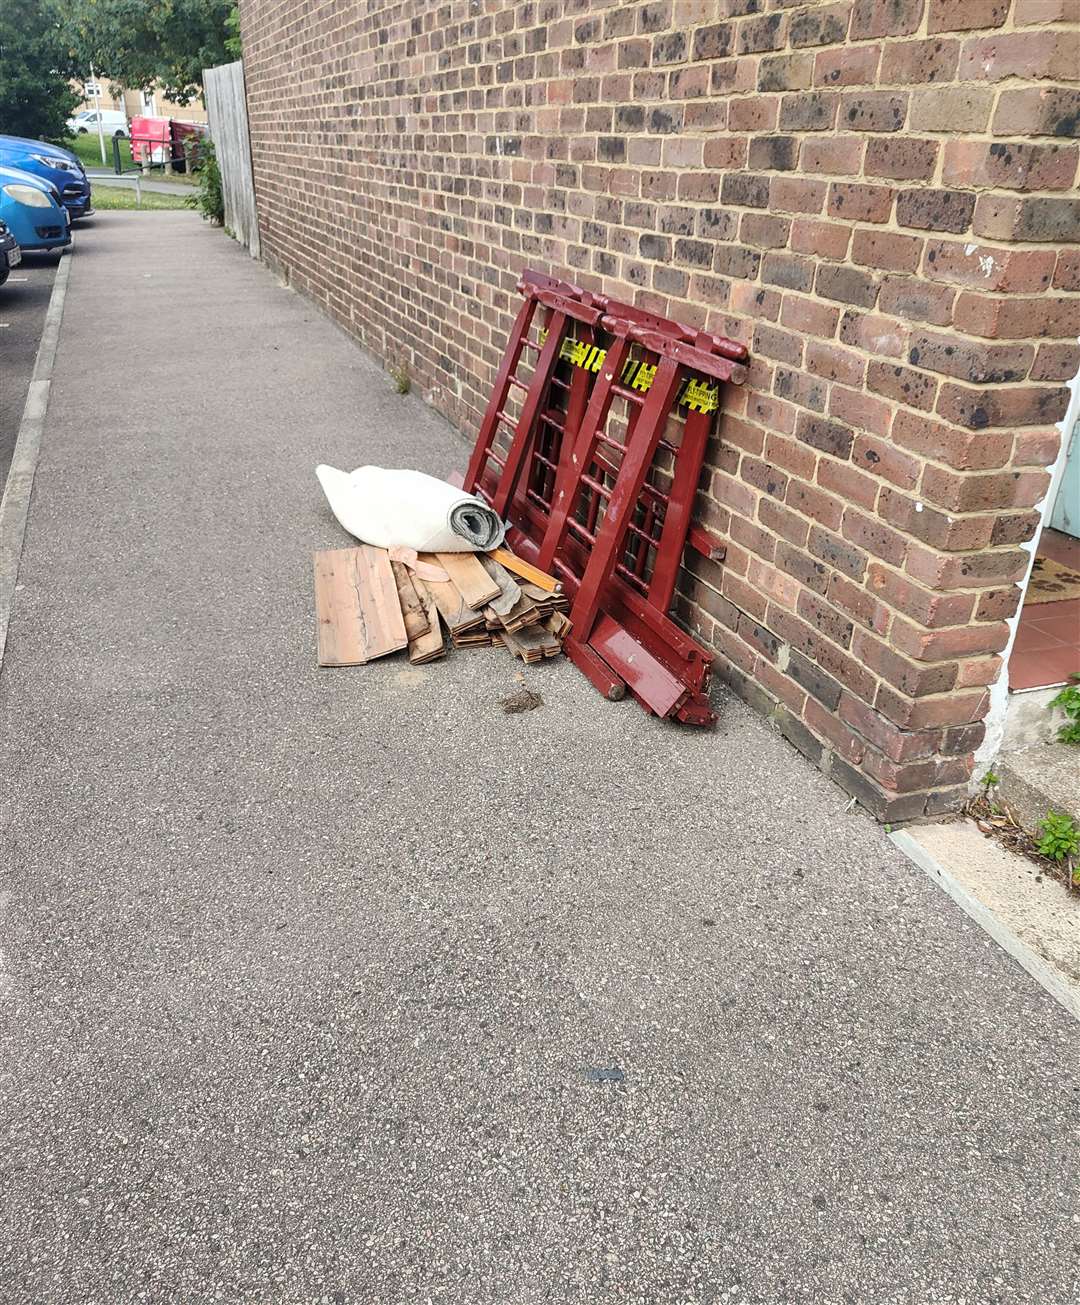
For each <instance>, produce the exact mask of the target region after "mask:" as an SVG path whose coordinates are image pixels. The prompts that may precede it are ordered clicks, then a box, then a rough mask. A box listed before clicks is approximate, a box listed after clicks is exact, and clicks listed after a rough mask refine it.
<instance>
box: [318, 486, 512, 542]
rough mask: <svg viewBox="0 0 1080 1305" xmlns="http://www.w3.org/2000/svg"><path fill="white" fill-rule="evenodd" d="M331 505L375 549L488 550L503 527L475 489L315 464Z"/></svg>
mask: <svg viewBox="0 0 1080 1305" xmlns="http://www.w3.org/2000/svg"><path fill="white" fill-rule="evenodd" d="M315 474H316V476H318V478H319V484H320V485H322V487H323V492H324V493H325V494H326V498H327V501H328V502H329V504H330V509H331V511H332V512H333V514H334V516H336V517H337V519H338V521H340V522H341V524H342V525H343V526H344V527H345V529H346V530H347V531H348V532H349V534H350V535H355V537H356V538H357V539H360V540H363V542H364V543H365V544H372V545H374V546H375V547H376V548H415V549H416V551H417V552H418V553H471V552H487V551H488V549H492V548H498V547H499V545H500V544H501V543H502V542H503V537H504V535H505V534H506V527H505V526H504V525H503V523H502V521H500V520H499V518H498V516H496V514H495V513H494V512H493V511H492V510H491V508H489V507H488V505H487V504H486V503H484V502H483V501H482V500H481V499H478V498H477V497H476V496H475V495H473V494H466V493H464V491H462V490H460V489H458V488H457V487H456V486H454V485H448V484H447V483H446V481H444V480H437V479H436V478H435V477H434V476H426V475H424V473H423V472H422V471H409V470H401V471H395V470H389V469H387V468H385V467H357V468H356V470H355V471H338V469H337V468H336V467H327V466H325V465H320V466H318V467H316V468H315Z"/></svg>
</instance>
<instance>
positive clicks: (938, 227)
mask: <svg viewBox="0 0 1080 1305" xmlns="http://www.w3.org/2000/svg"><path fill="white" fill-rule="evenodd" d="M974 212H975V196H974V195H968V194H965V193H964V192H962V191H959V190H902V191H901V192H900V194H899V195H898V196H897V198H896V221H897V223H898V225H900V226H902V227H917V228H918V229H919V230H920V231H953V232H959V231H966V230H967V229H968V227H969V226H971V217H972V214H973V213H974Z"/></svg>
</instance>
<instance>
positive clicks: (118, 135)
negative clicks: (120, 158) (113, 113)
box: [113, 127, 124, 140]
mask: <svg viewBox="0 0 1080 1305" xmlns="http://www.w3.org/2000/svg"><path fill="white" fill-rule="evenodd" d="M113 135H114V136H115V137H116V139H117V140H123V139H124V129H123V127H117V129H116V131H114V132H113Z"/></svg>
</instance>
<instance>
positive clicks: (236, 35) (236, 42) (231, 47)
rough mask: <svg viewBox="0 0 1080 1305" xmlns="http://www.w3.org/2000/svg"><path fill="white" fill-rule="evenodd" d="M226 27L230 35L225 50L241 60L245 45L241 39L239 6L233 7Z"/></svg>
mask: <svg viewBox="0 0 1080 1305" xmlns="http://www.w3.org/2000/svg"><path fill="white" fill-rule="evenodd" d="M225 26H226V27H227V28H228V29H229V35H228V36H227V37H226V38H225V49H226V50H228V52H229V53H230V54H231V55H232V57H233V58H234V59H239V58H241V56H242V55H243V53H244V43H243V41H242V40H241V38H240V6H239V5H233V7H232V8H231V9H230V10H229V16H228V18H226V19H225Z"/></svg>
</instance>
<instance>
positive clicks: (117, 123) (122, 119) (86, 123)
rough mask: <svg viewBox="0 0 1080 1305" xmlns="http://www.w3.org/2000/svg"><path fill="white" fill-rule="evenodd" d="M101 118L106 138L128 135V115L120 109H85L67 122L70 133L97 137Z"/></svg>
mask: <svg viewBox="0 0 1080 1305" xmlns="http://www.w3.org/2000/svg"><path fill="white" fill-rule="evenodd" d="M99 117H100V118H101V125H102V127H103V128H104V130H105V135H106V136H126V135H127V134H128V120H127V114H125V113H121V112H120V110H119V109H83V111H82V113H77V114H76V115H75V117H74V118H69V119H68V120H67V125H68V131H70V132H71V134H72V135H73V136H86V135H87V134H88V133H90V132H93V134H94V135H95V136H96V135H97V129H98V118H99Z"/></svg>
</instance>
